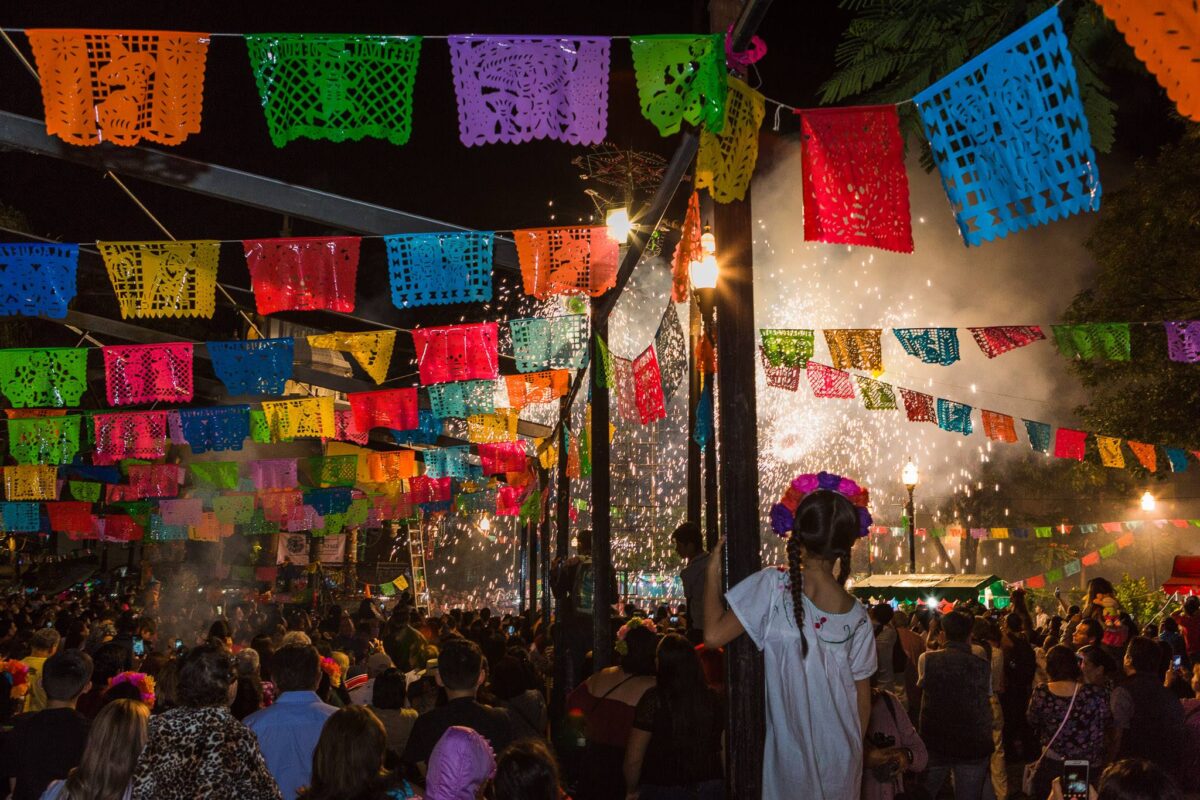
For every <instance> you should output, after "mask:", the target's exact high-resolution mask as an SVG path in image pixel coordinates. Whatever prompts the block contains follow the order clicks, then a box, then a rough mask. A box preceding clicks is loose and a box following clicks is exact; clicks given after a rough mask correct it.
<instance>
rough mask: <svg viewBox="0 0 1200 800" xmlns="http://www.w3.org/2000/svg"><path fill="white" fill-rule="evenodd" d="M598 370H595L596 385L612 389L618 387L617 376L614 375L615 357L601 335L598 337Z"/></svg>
mask: <svg viewBox="0 0 1200 800" xmlns="http://www.w3.org/2000/svg"><path fill="white" fill-rule="evenodd" d="M596 361H597V362H598V363H597V364H596V369H595V370H594V374H595V378H596V385H597V386H602V387H606V388H608V389H612V388H613V387H614V386H615V385H616V376H615V375H614V373H613V357H612V353H610V352H609V350H608V345H606V344H605V343H604V340H603V339H601V338H600V336H599V335H597V336H596Z"/></svg>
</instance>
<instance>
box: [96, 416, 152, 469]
mask: <svg viewBox="0 0 1200 800" xmlns="http://www.w3.org/2000/svg"><path fill="white" fill-rule="evenodd" d="M92 425H93V426H94V431H95V441H96V445H95V450H94V451H93V453H92V463H94V464H98V465H103V464H115V463H117V462H118V461H120V460H121V459H124V458H148V459H154V458H162V457H163V456H164V455H165V454H166V452H167V412H165V411H128V412H124V413H119V414H94V415H93V416H92Z"/></svg>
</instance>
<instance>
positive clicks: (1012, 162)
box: [913, 6, 1100, 245]
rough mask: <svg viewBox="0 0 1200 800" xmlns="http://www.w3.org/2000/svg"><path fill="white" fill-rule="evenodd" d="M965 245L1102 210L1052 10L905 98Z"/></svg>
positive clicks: (1074, 84)
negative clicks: (922, 129) (913, 111)
mask: <svg viewBox="0 0 1200 800" xmlns="http://www.w3.org/2000/svg"><path fill="white" fill-rule="evenodd" d="M913 99H914V101H915V102H916V106H917V111H918V113H919V114H920V115H921V121H922V122H923V123H924V126H925V135H926V137H927V138H928V139H929V144H930V147H931V148H932V150H933V159H934V162H935V163H936V164H937V166H938V170H939V172H940V173H941V176H942V185H943V187H944V188H945V190H946V194H947V195H948V196H949V198H950V204H951V206H952V208H953V209H954V216H955V218H956V219H957V221H958V227H959V230H960V231H961V232H962V236H963V241H964V242H966V244H968V245H978V244H982V243H983V242H988V241H991V240H993V239H996V238H998V237H1003V236H1006V235H1008V234H1009V233H1011V232H1014V231H1019V230H1023V229H1025V228H1028V227H1030V226H1033V225H1042V224H1045V223H1047V222H1050V221H1052V220H1055V219H1059V218H1061V217H1066V216H1069V215H1071V214H1077V213H1079V212H1081V211H1097V210H1099V208H1100V177H1099V173H1098V171H1097V169H1096V155H1095V153H1094V152H1093V150H1092V141H1091V136H1090V134H1089V133H1088V120H1087V116H1086V114H1084V110H1083V104H1082V103H1081V102H1080V94H1079V82H1078V81H1077V80H1076V76H1075V67H1074V64H1073V61H1072V58H1071V52H1070V50H1069V49H1068V47H1067V39H1066V37H1065V36H1064V35H1063V31H1062V22H1061V20H1060V19H1059V14H1058V7H1057V6H1055V7H1053V8H1051V9H1050V10H1048V11H1046V12H1045V13H1043V14H1041V15H1039V16H1037V17H1035V18H1034V19H1032V20H1030V21H1029V22H1028V23H1026V24H1025V25H1023V26H1022V27H1021V28H1019V29H1017V30H1016V31H1014V32H1013V33H1011V34H1009V35H1008V36H1005V37H1004V38H1003V39H1001V40H1000V41H999V42H997V43H996V44H995V45H993V46H992V47H991V48H989V49H988V50H987V51H986V52H984V53H982V54H981V55H979V56H976V57H975V58H973V59H971V60H970V61H968V62H967V63H965V64H963V65H962V66H961V67H959V68H958V69H956V70H954V71H953V72H951V73H950V74H949V75H947V76H945V77H944V78H942V79H941V80H939V81H937V82H936V83H934V84H933V85H932V86H930V87H929V88H927V89H925V90H924V91H922V92H919V93H918V94H917V95H916V97H914V98H913Z"/></svg>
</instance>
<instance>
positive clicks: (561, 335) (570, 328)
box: [422, 314, 588, 383]
mask: <svg viewBox="0 0 1200 800" xmlns="http://www.w3.org/2000/svg"><path fill="white" fill-rule="evenodd" d="M508 327H509V330H510V331H512V340H513V358H514V359H515V360H516V362H517V370H518V371H519V372H538V371H540V370H544V369H583V367H584V365H586V364H587V346H588V339H587V335H588V318H587V316H585V315H583V314H567V315H564V316H560V317H550V318H545V317H532V318H529V319H510V320H509V321H508ZM422 383H424V381H422Z"/></svg>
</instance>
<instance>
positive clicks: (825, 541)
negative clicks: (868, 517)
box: [787, 489, 859, 657]
mask: <svg viewBox="0 0 1200 800" xmlns="http://www.w3.org/2000/svg"><path fill="white" fill-rule="evenodd" d="M858 527H859V526H858V511H857V510H856V509H855V507H854V504H852V503H851V502H850V501H849V500H848V499H846V497H845V496H843V495H841V494H838V493H837V492H834V491H830V490H827V489H819V490H817V491H815V492H812V493H810V494H809V495H808V496H807V497H805V498H804V499H803V500H802V501H801V502H800V506H799V507H798V508H797V509H796V515H795V522H794V523H793V525H792V534H791V536H789V537H788V542H787V558H788V577H789V579H790V580H791V584H792V586H791V589H792V612H793V613H794V614H795V617H796V627H797V628H799V629H800V648H801V654H802V655H803V656H805V657H807V656H808V639H807V638H805V636H804V567H803V565H802V561H803V557H804V553H805V552H807V553H808V554H810V555H812V556H815V557H816V558H821V559H825V560H828V561H834V560H836V561H838V562H840V563H839V566H838V574H837V582H838V583H839V584H845V582H846V579H847V578H849V577H850V548H851V547H853V546H854V542H855V540H856V539H858Z"/></svg>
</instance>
